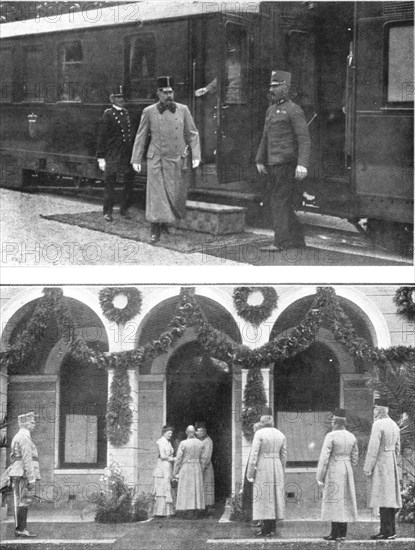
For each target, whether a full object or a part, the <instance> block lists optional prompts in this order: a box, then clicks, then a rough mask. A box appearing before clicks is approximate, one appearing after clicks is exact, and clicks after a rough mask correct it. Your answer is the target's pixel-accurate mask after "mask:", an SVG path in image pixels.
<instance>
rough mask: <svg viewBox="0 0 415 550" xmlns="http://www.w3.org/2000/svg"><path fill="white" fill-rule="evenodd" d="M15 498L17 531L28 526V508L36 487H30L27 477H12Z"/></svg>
mask: <svg viewBox="0 0 415 550" xmlns="http://www.w3.org/2000/svg"><path fill="white" fill-rule="evenodd" d="M11 481H12V485H13V499H14V519H15V526H16V530H17V531H24V530H25V529H26V527H27V509H28V507H29V506H30V505H31V503H32V501H33V496H34V494H35V490H34V489H30V490H29V489H28V485H29V482H28V481H27V478H26V477H17V476H12V477H11Z"/></svg>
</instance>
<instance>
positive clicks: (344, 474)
mask: <svg viewBox="0 0 415 550" xmlns="http://www.w3.org/2000/svg"><path fill="white" fill-rule="evenodd" d="M358 458H359V450H358V447H357V441H356V438H355V436H354V435H353V434H352V433H350V432H348V431H347V430H333V431H332V432H330V433H328V434H327V435H326V437H325V439H324V443H323V447H322V449H321V453H320V458H319V461H318V466H317V474H316V479H317V481H321V482H323V483H324V489H323V503H322V507H321V519H322V520H323V521H334V522H341V523H343V522H349V521H356V520H357V504H356V492H355V486H354V476H353V469H352V465H353V466H356V465H357V462H358Z"/></svg>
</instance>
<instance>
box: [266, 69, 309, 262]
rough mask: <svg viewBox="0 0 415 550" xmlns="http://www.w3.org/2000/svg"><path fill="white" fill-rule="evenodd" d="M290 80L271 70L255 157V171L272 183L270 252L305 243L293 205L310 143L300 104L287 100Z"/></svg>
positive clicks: (286, 74)
mask: <svg viewBox="0 0 415 550" xmlns="http://www.w3.org/2000/svg"><path fill="white" fill-rule="evenodd" d="M290 83H291V74H290V73H288V72H285V71H272V76H271V83H270V95H271V100H272V105H271V106H270V107H269V108H268V110H267V113H266V116H265V126H264V131H263V134H262V139H261V142H260V144H259V148H258V152H257V155H256V160H255V162H256V165H257V169H258V172H259V173H260V174H261V173H262V174H267V173H268V174H269V179H270V184H271V186H272V195H271V210H272V218H273V225H274V244H273V246H272V247H270V248H269V247H268V248H267V250H272V251H274V250H275V251H280V250H284V249H286V248H289V247H303V246H305V241H304V231H303V228H302V226H301V224H300V223H299V221H298V220H297V217H296V215H295V212H294V205H295V204H296V202H297V195H299V196H301V192H300V191H299V190H298V186H297V181H300V180H302V179H304V178H305V177H306V176H307V166H308V161H309V155H310V146H311V143H310V135H309V132H308V128H307V123H306V120H305V116H304V113H303V111H302V109H301V107H299V106H298V105H296V104H295V103H293V102H292V101H291V100H290V99H288V92H289V88H290ZM266 166H267V168H266Z"/></svg>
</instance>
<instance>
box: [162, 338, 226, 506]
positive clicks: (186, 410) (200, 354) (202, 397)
mask: <svg viewBox="0 0 415 550" xmlns="http://www.w3.org/2000/svg"><path fill="white" fill-rule="evenodd" d="M166 393H167V403H166V406H167V415H166V416H167V422H168V423H169V424H172V425H173V426H174V427H175V434H174V439H175V440H176V441H175V443H176V445H178V442H179V440H180V439H183V438H184V437H185V434H184V430H185V429H186V427H187V426H188V425H189V424H194V423H195V422H197V421H205V422H206V425H207V431H208V434H209V436H210V437H211V438H212V440H213V446H214V447H213V456H212V463H213V468H214V471H215V498H216V500H220V499H223V498H225V497H227V496H229V495H230V493H231V483H232V475H231V469H232V377H231V374H230V372H229V368H228V366H227V365H226V363H223V362H221V361H218V360H216V359H214V358H212V357H210V356H209V355H208V354H206V353H205V352H204V350H203V349H202V347H201V345H200V344H199V343H198V342H197V341H194V342H189V343H187V344H184V345H182V346H180V348H179V349H177V350H176V351H175V353H174V354H173V355H172V356H171V358H170V359H169V362H168V365H167V369H166Z"/></svg>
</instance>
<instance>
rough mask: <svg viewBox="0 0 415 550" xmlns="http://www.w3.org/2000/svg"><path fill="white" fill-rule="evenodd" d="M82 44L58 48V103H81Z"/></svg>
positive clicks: (69, 43)
mask: <svg viewBox="0 0 415 550" xmlns="http://www.w3.org/2000/svg"><path fill="white" fill-rule="evenodd" d="M82 60H83V54H82V44H81V42H80V40H75V41H73V42H66V43H64V44H60V46H59V101H81V92H82Z"/></svg>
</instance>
